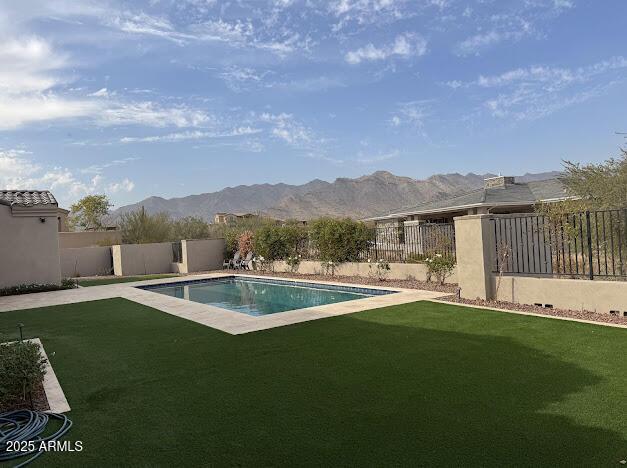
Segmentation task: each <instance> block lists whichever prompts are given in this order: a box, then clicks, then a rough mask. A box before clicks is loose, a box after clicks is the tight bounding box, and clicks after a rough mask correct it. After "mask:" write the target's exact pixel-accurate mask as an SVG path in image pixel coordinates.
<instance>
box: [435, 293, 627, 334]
mask: <svg viewBox="0 0 627 468" xmlns="http://www.w3.org/2000/svg"><path fill="white" fill-rule="evenodd" d="M425 300H426V301H429V302H437V303H439V304H449V305H453V306H458V307H465V308H467V309H483V310H493V311H495V312H507V313H509V314H518V315H530V316H533V317H541V318H548V319H556V320H566V321H568V322H579V323H587V324H591V325H601V326H604V327H613V328H623V329H627V323H626V324H624V325H623V324H620V323H610V322H600V321H595V320H585V319H578V318H574V317H560V316H557V315H548V314H538V313H536V312H524V311H522V310H512V309H501V308H498V307H489V306H481V305H471V304H464V303H463V302H452V301H444V300H441V299H425Z"/></svg>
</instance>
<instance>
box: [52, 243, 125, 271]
mask: <svg viewBox="0 0 627 468" xmlns="http://www.w3.org/2000/svg"><path fill="white" fill-rule="evenodd" d="M60 255H61V274H62V275H63V277H75V276H98V275H111V274H112V273H113V263H112V261H111V247H81V248H77V249H61V250H60Z"/></svg>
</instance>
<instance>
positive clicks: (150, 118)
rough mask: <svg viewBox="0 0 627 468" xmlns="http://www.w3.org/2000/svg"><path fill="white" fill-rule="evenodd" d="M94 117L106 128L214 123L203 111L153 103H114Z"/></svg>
mask: <svg viewBox="0 0 627 468" xmlns="http://www.w3.org/2000/svg"><path fill="white" fill-rule="evenodd" d="M94 117H95V118H96V119H97V121H98V123H99V124H101V125H104V126H108V125H135V124H138V125H145V126H148V127H170V126H173V127H200V126H205V125H208V124H211V123H213V122H214V118H213V117H212V116H210V115H208V114H207V113H205V112H203V111H200V110H195V109H190V108H188V107H186V106H178V107H163V106H162V105H160V104H159V103H156V102H151V101H144V102H118V103H114V104H113V105H112V106H110V107H108V108H105V109H103V110H102V111H101V112H100V114H99V115H98V116H94Z"/></svg>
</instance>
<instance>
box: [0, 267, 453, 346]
mask: <svg viewBox="0 0 627 468" xmlns="http://www.w3.org/2000/svg"><path fill="white" fill-rule="evenodd" d="M232 276H243V277H249V278H259V279H265V280H268V279H274V280H280V281H286V279H285V278H279V277H274V276H266V275H264V276H255V275H254V274H239V273H237V274H234V273H233V272H228V273H208V274H202V275H187V276H182V277H181V276H178V277H173V278H158V279H153V280H143V281H135V282H128V283H115V284H108V285H101V286H90V287H89V288H77V289H71V290H64V291H50V292H45V293H35V294H28V295H23V296H7V297H2V298H0V312H5V311H13V310H22V309H30V308H35V307H47V306H52V305H61V304H70V303H78V302H85V301H93V300H100V299H110V298H114V297H122V298H124V299H128V300H130V301H133V302H137V303H139V304H142V305H146V306H148V307H152V308H154V309H157V310H160V311H161V312H165V313H168V314H170V315H174V316H177V317H181V318H184V319H186V320H191V321H193V322H196V323H199V324H201V325H205V326H208V327H211V328H214V329H216V330H220V331H223V332H225V333H229V334H231V335H240V334H245V333H251V332H256V331H261V330H268V329H271V328H276V327H282V326H286V325H292V324H296V323H302V322H308V321H311V320H318V319H322V318H328V317H335V316H339V315H345V314H352V313H355V312H361V311H364V310H371V309H378V308H382V307H389V306H393V305H400V304H407V303H410V302H416V301H422V300H430V299H438V298H440V297H443V296H446V295H447V294H446V293H441V292H433V291H424V290H420V289H402V288H395V287H386V286H381V287H379V286H371V285H368V287H367V288H366V289H373V290H377V289H378V290H385V291H394V292H395V294H382V295H378V296H372V297H366V298H362V299H355V300H351V301H344V302H337V303H334V304H326V305H321V306H315V307H308V308H304V309H295V310H289V311H285V312H279V313H276V314H270V315H264V316H251V315H246V314H243V313H241V312H235V311H232V310H228V309H222V308H220V307H215V306H210V305H208V304H201V303H198V302H193V301H188V300H186V299H179V298H176V297H172V296H166V295H164V294H159V293H155V292H151V291H149V290H144V289H139V288H137V286H148V285H157V284H169V283H180V282H185V281H190V280H201V279H210V278H221V277H232ZM288 281H291V282H294V283H314V284H321V285H333V286H343V287H347V286H348V287H355V288H360V289H364V285H360V284H353V283H334V282H333V281H318V280H309V279H307V280H302V279H291V278H290V279H289V280H288Z"/></svg>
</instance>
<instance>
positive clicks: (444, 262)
mask: <svg viewBox="0 0 627 468" xmlns="http://www.w3.org/2000/svg"><path fill="white" fill-rule="evenodd" d="M425 264H426V265H427V281H431V278H432V277H433V276H435V278H436V279H437V281H438V283H439V284H444V281H446V278H448V277H449V276H451V274H452V273H453V270H454V269H455V259H454V258H453V257H449V256H447V255H441V254H435V255H434V256H433V257H429V258H427V259H426V260H425Z"/></svg>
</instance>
